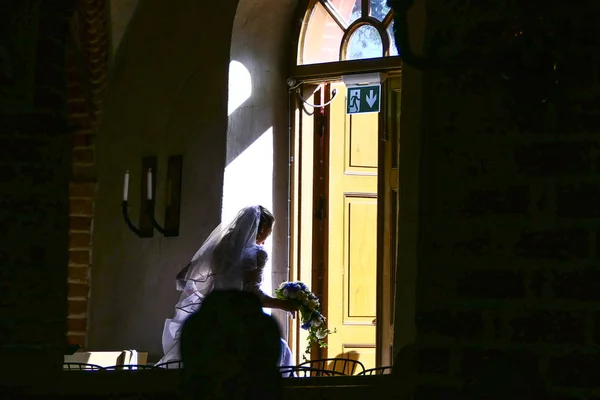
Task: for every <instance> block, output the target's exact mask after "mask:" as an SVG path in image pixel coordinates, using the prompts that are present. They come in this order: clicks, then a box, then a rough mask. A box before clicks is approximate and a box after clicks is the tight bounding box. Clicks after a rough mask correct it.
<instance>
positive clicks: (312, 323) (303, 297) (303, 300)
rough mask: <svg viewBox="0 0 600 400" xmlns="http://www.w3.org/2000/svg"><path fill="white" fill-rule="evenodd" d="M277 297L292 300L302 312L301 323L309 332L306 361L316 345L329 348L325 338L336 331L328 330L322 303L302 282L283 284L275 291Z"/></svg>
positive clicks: (305, 354) (304, 356) (304, 357)
mask: <svg viewBox="0 0 600 400" xmlns="http://www.w3.org/2000/svg"><path fill="white" fill-rule="evenodd" d="M275 295H276V296H277V298H278V299H282V300H291V301H293V302H294V304H296V306H297V307H298V309H299V311H300V321H301V323H302V325H301V326H300V327H301V328H302V329H304V330H306V331H308V344H307V346H306V350H305V352H304V355H303V356H302V357H303V359H304V360H307V357H306V356H307V355H310V351H311V349H312V347H313V346H314V345H318V346H319V347H321V348H323V347H327V342H325V340H324V339H325V338H326V337H327V335H329V334H331V333H335V330H333V331H331V330H329V329H327V325H326V324H325V317H324V316H323V314H322V312H321V303H320V302H319V299H318V298H317V296H315V294H314V293H312V292H311V291H310V290H309V289H308V287H307V286H306V285H305V284H304V283H302V282H283V283H282V284H281V285H279V288H277V289H276V290H275Z"/></svg>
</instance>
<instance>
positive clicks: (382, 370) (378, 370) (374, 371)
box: [357, 367, 392, 375]
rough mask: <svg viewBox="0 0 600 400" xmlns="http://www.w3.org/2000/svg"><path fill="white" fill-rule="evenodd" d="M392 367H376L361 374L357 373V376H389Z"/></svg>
mask: <svg viewBox="0 0 600 400" xmlns="http://www.w3.org/2000/svg"><path fill="white" fill-rule="evenodd" d="M391 373H392V367H377V368H369V369H366V370H364V371H362V372H359V373H358V374H357V375H383V374H391Z"/></svg>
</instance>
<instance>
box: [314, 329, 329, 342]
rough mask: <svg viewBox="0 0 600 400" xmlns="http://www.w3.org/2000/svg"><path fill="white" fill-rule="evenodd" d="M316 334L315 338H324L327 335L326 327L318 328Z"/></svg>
mask: <svg viewBox="0 0 600 400" xmlns="http://www.w3.org/2000/svg"><path fill="white" fill-rule="evenodd" d="M316 335H317V339H325V336H327V329H325V328H324V327H323V328H321V329H319V330H318V331H317V333H316Z"/></svg>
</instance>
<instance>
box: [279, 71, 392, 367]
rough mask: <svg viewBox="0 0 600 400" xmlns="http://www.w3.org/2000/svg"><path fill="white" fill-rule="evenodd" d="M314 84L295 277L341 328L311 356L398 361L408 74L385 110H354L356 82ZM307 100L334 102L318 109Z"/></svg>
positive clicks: (305, 133)
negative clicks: (402, 106) (401, 161)
mask: <svg viewBox="0 0 600 400" xmlns="http://www.w3.org/2000/svg"><path fill="white" fill-rule="evenodd" d="M305 86H306V88H305V89H306V90H308V93H306V94H305V95H304V96H296V99H297V107H296V108H295V111H294V116H293V117H294V118H293V119H294V123H295V124H294V127H295V130H294V133H295V134H294V138H293V139H294V140H293V160H294V163H293V165H294V168H293V174H292V192H293V201H292V213H291V224H292V241H291V257H290V261H291V262H290V265H291V279H293V280H301V281H304V282H305V283H307V284H309V285H310V286H311V287H312V290H313V292H315V294H316V295H317V296H318V297H319V298H320V299H321V303H322V305H323V313H324V316H325V317H326V318H327V324H328V328H329V329H331V330H335V331H336V332H335V333H333V334H331V335H329V336H328V337H327V344H328V346H327V347H326V348H322V349H312V352H311V354H310V358H311V359H323V358H351V359H355V360H358V361H360V362H361V363H362V364H363V365H364V367H365V368H367V369H369V368H375V367H378V366H389V365H391V362H392V357H393V356H392V354H393V353H392V340H393V320H394V309H393V303H394V286H395V279H394V271H395V264H396V249H397V233H396V232H397V230H396V225H397V223H396V221H397V216H398V157H397V155H398V150H399V149H398V138H399V136H398V135H399V115H398V114H399V113H398V112H397V110H398V109H399V100H400V90H401V74H400V73H399V72H390V73H388V74H387V79H386V80H385V82H384V83H383V87H382V97H383V98H382V99H381V111H380V112H379V113H365V114H353V115H348V114H347V113H346V111H347V110H346V108H347V88H346V86H345V85H344V83H343V82H341V81H339V80H329V81H326V82H324V83H321V84H319V85H316V87H315V86H314V85H313V86H312V87H308V86H307V85H305ZM334 93H335V95H334ZM301 97H302V98H304V100H306V103H310V104H315V105H320V104H327V103H328V105H327V106H325V107H315V108H314V109H311V107H309V106H306V104H305V101H303V100H302V98H301ZM290 322H291V325H290V326H291V328H292V329H291V330H290V337H289V342H290V344H291V346H292V348H293V350H294V353H295V354H297V356H298V358H301V356H302V354H303V353H304V349H305V343H306V334H305V333H304V331H303V330H302V329H300V326H299V323H298V321H294V320H292V321H290Z"/></svg>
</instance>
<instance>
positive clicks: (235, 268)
mask: <svg viewBox="0 0 600 400" xmlns="http://www.w3.org/2000/svg"><path fill="white" fill-rule="evenodd" d="M259 222H260V209H259V207H258V206H254V207H247V208H244V209H243V210H241V211H240V213H239V214H238V216H237V217H236V219H234V221H232V222H231V223H230V224H228V225H226V226H224V225H219V226H218V227H217V228H216V229H215V230H214V231H213V232H212V233H211V235H210V236H209V237H208V239H206V241H205V242H204V244H203V245H202V247H200V249H199V250H198V251H197V252H196V254H195V255H194V257H193V258H192V261H191V262H190V263H189V264H188V265H187V266H186V267H185V268H184V269H183V270H182V271H181V272H180V273H179V274H178V275H177V289H178V290H179V291H181V292H182V294H181V297H180V300H179V302H178V303H177V305H176V306H175V315H174V316H173V317H172V318H169V319H167V320H165V325H164V329H163V334H162V347H163V354H164V355H163V357H162V358H161V359H160V360H159V361H158V363H156V365H159V364H163V363H166V362H169V361H180V360H181V353H180V350H179V341H180V336H181V329H182V327H183V324H184V323H185V320H186V319H187V318H188V317H189V316H190V315H192V314H194V313H195V312H196V311H198V309H199V308H200V306H201V304H202V301H203V300H204V298H205V296H206V295H207V294H208V293H210V292H211V291H212V290H214V289H240V290H249V291H253V292H257V294H259V295H260V294H261V292H260V289H259V286H260V281H261V280H262V267H259V266H258V265H256V259H257V258H256V252H257V251H264V250H263V249H262V246H259V245H257V244H256V237H257V233H258V226H259ZM224 249H225V250H224ZM265 254H266V253H265ZM248 260H255V261H254V262H248ZM248 273H250V274H248ZM248 276H250V277H251V279H250V282H249V281H248ZM280 340H281V357H280V360H279V365H280V366H293V365H294V361H293V355H292V351H291V350H290V348H289V346H288V344H287V342H286V341H285V340H283V339H280ZM168 367H169V368H176V367H177V364H173V365H169V366H168Z"/></svg>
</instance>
